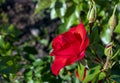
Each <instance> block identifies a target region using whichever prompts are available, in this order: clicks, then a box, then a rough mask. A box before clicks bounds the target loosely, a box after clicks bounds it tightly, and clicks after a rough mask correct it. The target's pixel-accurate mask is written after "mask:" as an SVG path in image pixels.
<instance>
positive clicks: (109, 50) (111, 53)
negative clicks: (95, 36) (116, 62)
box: [104, 42, 113, 58]
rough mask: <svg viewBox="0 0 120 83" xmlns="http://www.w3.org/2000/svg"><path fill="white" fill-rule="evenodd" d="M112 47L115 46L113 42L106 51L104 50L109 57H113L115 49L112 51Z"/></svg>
mask: <svg viewBox="0 0 120 83" xmlns="http://www.w3.org/2000/svg"><path fill="white" fill-rule="evenodd" d="M112 46H113V42H111V43H110V44H108V45H107V46H106V47H105V50H104V53H105V55H106V56H107V57H110V58H111V57H112V56H113V49H112Z"/></svg>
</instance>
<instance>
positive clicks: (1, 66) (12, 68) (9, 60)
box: [0, 56, 18, 74]
mask: <svg viewBox="0 0 120 83" xmlns="http://www.w3.org/2000/svg"><path fill="white" fill-rule="evenodd" d="M17 71H18V64H17V57H11V56H4V57H0V73H2V74H9V73H16V72H17Z"/></svg>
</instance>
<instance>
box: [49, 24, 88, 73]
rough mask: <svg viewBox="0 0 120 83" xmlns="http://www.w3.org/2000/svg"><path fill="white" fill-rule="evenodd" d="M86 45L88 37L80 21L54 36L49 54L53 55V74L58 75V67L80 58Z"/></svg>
mask: <svg viewBox="0 0 120 83" xmlns="http://www.w3.org/2000/svg"><path fill="white" fill-rule="evenodd" d="M88 45H89V39H88V37H87V36H86V30H85V28H84V25H83V24H82V23H80V24H78V25H77V26H76V27H73V28H71V29H70V30H69V31H67V32H65V33H63V34H60V35H58V36H57V37H55V38H54V39H53V42H52V48H53V51H52V52H51V54H50V55H51V56H55V60H54V62H53V64H52V72H53V74H55V75H58V73H59V71H60V69H62V68H64V67H65V66H67V65H70V64H73V63H74V62H76V61H78V60H81V59H82V58H83V57H84V56H85V50H86V48H87V46H88Z"/></svg>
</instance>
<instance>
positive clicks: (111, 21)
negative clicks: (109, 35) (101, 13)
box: [108, 5, 117, 32]
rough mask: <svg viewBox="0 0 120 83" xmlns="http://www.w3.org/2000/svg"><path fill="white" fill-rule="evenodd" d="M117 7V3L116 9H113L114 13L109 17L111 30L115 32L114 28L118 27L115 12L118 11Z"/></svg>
mask: <svg viewBox="0 0 120 83" xmlns="http://www.w3.org/2000/svg"><path fill="white" fill-rule="evenodd" d="M116 9H117V5H116V6H115V8H114V11H113V14H112V16H111V17H110V19H109V22H108V24H109V27H110V30H111V31H112V32H113V30H114V28H115V27H116V25H117V18H116V15H115V12H116Z"/></svg>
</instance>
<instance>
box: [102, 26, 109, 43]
mask: <svg viewBox="0 0 120 83" xmlns="http://www.w3.org/2000/svg"><path fill="white" fill-rule="evenodd" d="M100 37H101V40H102V42H103V43H104V44H106V45H107V44H109V43H110V41H111V34H110V29H109V28H104V30H103V31H102V32H101V34H100Z"/></svg>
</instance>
